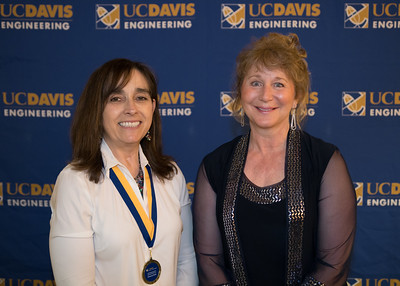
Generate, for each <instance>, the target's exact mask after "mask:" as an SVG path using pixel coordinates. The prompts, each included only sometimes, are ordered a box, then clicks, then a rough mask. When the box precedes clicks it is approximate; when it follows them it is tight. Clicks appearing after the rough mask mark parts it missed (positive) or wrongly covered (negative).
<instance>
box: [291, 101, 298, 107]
mask: <svg viewBox="0 0 400 286" xmlns="http://www.w3.org/2000/svg"><path fill="white" fill-rule="evenodd" d="M292 108H297V100H295V101H293V105H292Z"/></svg>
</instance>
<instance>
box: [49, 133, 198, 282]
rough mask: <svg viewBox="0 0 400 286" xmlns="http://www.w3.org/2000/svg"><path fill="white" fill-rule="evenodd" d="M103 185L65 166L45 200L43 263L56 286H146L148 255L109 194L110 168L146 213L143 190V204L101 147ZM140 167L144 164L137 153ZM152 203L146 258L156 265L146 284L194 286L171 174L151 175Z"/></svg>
mask: <svg viewBox="0 0 400 286" xmlns="http://www.w3.org/2000/svg"><path fill="white" fill-rule="evenodd" d="M101 151H102V154H103V162H104V166H105V168H104V171H103V174H104V179H103V180H101V181H100V182H99V183H98V184H95V183H93V182H91V181H89V179H88V177H87V175H86V173H85V172H81V171H76V170H73V169H72V167H71V166H70V165H68V166H66V167H65V168H64V170H62V171H61V173H60V174H59V176H58V178H57V181H56V184H55V188H54V192H53V195H52V197H51V202H50V205H51V210H52V216H51V220H50V257H51V263H52V268H53V273H54V277H55V280H56V284H57V285H58V286H64V285H73V286H81V285H82V286H83V285H98V286H102V285H104V286H110V285H119V286H124V285H127V286H128V285H129V286H131V285H147V284H145V282H144V281H143V279H142V271H143V266H144V265H145V264H146V262H147V261H148V260H149V259H150V251H149V248H148V246H147V244H146V242H145V240H144V239H143V237H142V234H141V232H140V230H139V227H138V225H137V223H136V221H135V219H134V218H133V216H132V214H131V212H130V211H129V209H128V207H127V206H126V204H125V202H124V201H123V199H122V198H121V196H120V194H119V192H118V190H117V189H116V188H115V187H114V184H113V182H112V181H111V179H110V177H109V169H110V168H112V167H114V166H116V165H118V167H119V169H120V170H121V171H122V172H123V174H124V175H125V177H126V178H127V180H128V182H129V183H130V185H131V186H132V188H133V190H134V192H135V194H136V196H137V197H138V198H139V201H140V203H141V205H142V206H143V208H144V209H145V210H146V212H147V214H148V205H147V195H146V193H147V189H146V188H147V186H146V184H145V186H144V190H143V198H142V196H141V194H140V191H139V188H138V186H137V184H136V182H135V180H134V178H133V177H132V176H131V175H130V173H129V171H128V169H127V168H126V167H125V166H123V165H122V164H121V163H120V162H118V160H117V159H116V158H115V157H114V156H113V154H112V152H111V150H110V149H109V147H108V146H107V144H106V143H105V141H104V140H103V142H102V144H101ZM139 156H140V162H141V167H142V169H143V170H144V167H145V166H146V165H147V164H148V161H147V159H146V157H145V156H144V154H143V151H142V149H141V148H140V150H139ZM153 182H154V189H155V193H156V201H157V217H158V219H157V232H156V238H155V243H154V246H153V249H152V258H153V259H154V260H157V261H158V262H159V263H160V265H161V275H160V278H159V280H158V281H157V282H156V283H155V284H153V285H166V286H171V285H185V286H189V285H197V284H198V278H197V270H196V260H195V254H194V250H193V242H192V228H193V227H192V214H191V202H190V199H189V195H188V192H187V189H186V181H185V178H184V176H183V174H182V172H181V171H180V169H179V168H178V174H176V175H175V176H174V177H173V179H171V180H164V182H161V181H160V180H159V179H158V178H157V177H156V176H155V175H153Z"/></svg>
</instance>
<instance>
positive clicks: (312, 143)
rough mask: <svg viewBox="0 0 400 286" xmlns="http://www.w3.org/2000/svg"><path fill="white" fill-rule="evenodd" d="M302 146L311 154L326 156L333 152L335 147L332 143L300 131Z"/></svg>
mask: <svg viewBox="0 0 400 286" xmlns="http://www.w3.org/2000/svg"><path fill="white" fill-rule="evenodd" d="M301 138H302V146H303V147H305V149H306V151H308V152H309V153H311V154H318V155H323V154H325V155H326V156H329V157H330V156H332V154H333V152H334V151H335V150H336V149H337V147H336V146H335V145H333V144H332V143H329V142H326V141H324V140H322V139H320V138H318V137H315V136H312V135H310V134H308V133H307V132H305V131H302V133H301Z"/></svg>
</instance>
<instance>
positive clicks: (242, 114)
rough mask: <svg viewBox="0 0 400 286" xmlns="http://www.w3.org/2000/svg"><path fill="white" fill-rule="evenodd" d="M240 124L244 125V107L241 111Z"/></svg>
mask: <svg viewBox="0 0 400 286" xmlns="http://www.w3.org/2000/svg"><path fill="white" fill-rule="evenodd" d="M240 126H242V127H244V111H243V108H242V110H241V111H240Z"/></svg>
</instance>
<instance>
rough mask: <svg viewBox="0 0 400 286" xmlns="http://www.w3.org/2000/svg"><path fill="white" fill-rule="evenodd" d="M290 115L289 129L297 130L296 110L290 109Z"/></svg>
mask: <svg viewBox="0 0 400 286" xmlns="http://www.w3.org/2000/svg"><path fill="white" fill-rule="evenodd" d="M291 114H292V118H291V120H290V129H292V130H296V129H297V120H296V108H292V111H291Z"/></svg>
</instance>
